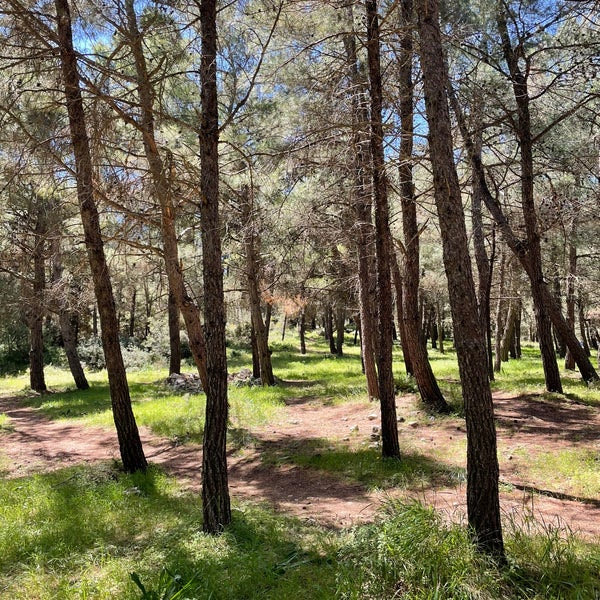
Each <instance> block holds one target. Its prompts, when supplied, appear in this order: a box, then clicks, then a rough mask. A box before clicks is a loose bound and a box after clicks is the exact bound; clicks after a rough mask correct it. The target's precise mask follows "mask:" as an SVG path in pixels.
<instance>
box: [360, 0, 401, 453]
mask: <svg viewBox="0 0 600 600" xmlns="http://www.w3.org/2000/svg"><path fill="white" fill-rule="evenodd" d="M365 6H366V17H367V41H366V43H367V57H368V58H367V60H368V66H369V83H370V85H369V92H370V97H371V161H372V167H373V170H372V177H373V198H374V201H375V232H376V238H375V249H376V253H377V254H376V256H377V296H378V297H377V300H378V305H379V344H378V348H377V371H378V377H379V403H380V407H381V442H382V444H381V450H382V453H383V456H387V457H395V458H399V457H400V445H399V442H398V423H397V422H396V400H395V388H394V375H393V372H392V320H393V311H392V286H391V276H390V271H391V259H392V235H391V232H390V223H389V205H388V197H387V183H386V180H385V156H384V152H383V123H382V116H381V113H382V104H383V100H382V88H381V64H380V42H379V16H378V14H377V1H376V0H366V2H365Z"/></svg>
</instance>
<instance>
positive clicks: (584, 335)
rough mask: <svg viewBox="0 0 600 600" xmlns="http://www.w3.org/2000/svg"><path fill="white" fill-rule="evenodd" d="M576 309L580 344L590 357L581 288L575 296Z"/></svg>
mask: <svg viewBox="0 0 600 600" xmlns="http://www.w3.org/2000/svg"><path fill="white" fill-rule="evenodd" d="M577 308H578V311H579V332H580V334H581V343H582V344H583V350H584V352H585V353H586V355H587V356H591V352H590V342H589V340H588V333H587V331H586V328H585V310H584V303H583V295H582V293H581V288H580V289H579V293H578V295H577Z"/></svg>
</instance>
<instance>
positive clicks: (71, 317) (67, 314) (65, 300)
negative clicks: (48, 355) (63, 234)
mask: <svg viewBox="0 0 600 600" xmlns="http://www.w3.org/2000/svg"><path fill="white" fill-rule="evenodd" d="M52 246H53V248H52V283H53V284H54V285H55V286H57V287H61V285H62V284H61V282H62V277H63V265H62V251H61V248H60V237H59V235H55V237H54V240H53V241H52ZM56 295H57V296H60V297H59V298H58V299H57V306H56V311H57V312H58V324H59V327H60V335H61V337H62V341H63V347H64V350H65V354H66V356H67V362H68V363H69V370H70V371H71V375H72V376H73V381H74V382H75V385H76V386H77V389H79V390H87V389H88V388H89V387H90V385H89V383H88V380H87V379H86V376H85V373H84V371H83V367H82V366H81V360H80V359H79V353H78V352H77V330H76V328H75V326H74V322H75V317H76V315H75V314H74V313H73V312H72V310H71V307H70V302H69V297H70V296H71V293H70V290H67V289H60V290H57V294H56Z"/></svg>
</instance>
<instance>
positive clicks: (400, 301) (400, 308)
mask: <svg viewBox="0 0 600 600" xmlns="http://www.w3.org/2000/svg"><path fill="white" fill-rule="evenodd" d="M392 280H393V282H394V289H395V290H396V311H397V312H398V329H399V330H400V343H401V344H402V356H403V357H404V367H405V368H406V374H407V375H410V376H414V374H415V371H414V368H413V366H412V362H411V360H410V352H409V350H408V340H407V338H406V328H405V327H404V282H403V281H402V275H401V274H400V266H399V265H398V257H397V255H396V253H395V252H394V254H393V255H392Z"/></svg>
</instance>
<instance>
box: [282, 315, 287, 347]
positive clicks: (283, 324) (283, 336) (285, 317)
mask: <svg viewBox="0 0 600 600" xmlns="http://www.w3.org/2000/svg"><path fill="white" fill-rule="evenodd" d="M286 325H287V313H284V314H283V323H282V325H281V341H282V342H283V340H285V327H286Z"/></svg>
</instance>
